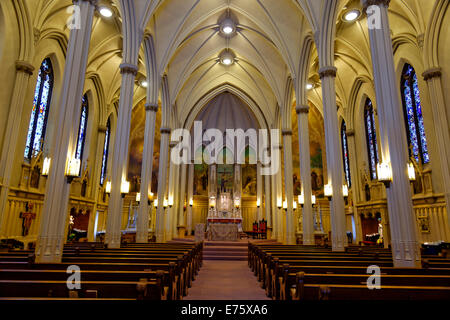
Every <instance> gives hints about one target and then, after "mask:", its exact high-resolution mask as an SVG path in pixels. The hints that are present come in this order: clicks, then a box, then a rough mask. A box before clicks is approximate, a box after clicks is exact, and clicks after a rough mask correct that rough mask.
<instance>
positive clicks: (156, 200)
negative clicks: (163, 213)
mask: <svg viewBox="0 0 450 320" xmlns="http://www.w3.org/2000/svg"><path fill="white" fill-rule="evenodd" d="M153 206H154V207H155V209H158V199H155V201H153Z"/></svg>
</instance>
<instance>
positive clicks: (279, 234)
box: [275, 146, 285, 242]
mask: <svg viewBox="0 0 450 320" xmlns="http://www.w3.org/2000/svg"><path fill="white" fill-rule="evenodd" d="M282 148H283V147H282V146H280V147H279V150H280V152H281V149H282ZM280 159H281V156H280ZM282 175H283V173H282V172H281V163H280V170H278V172H277V174H276V180H277V184H276V188H277V201H276V202H275V205H276V209H277V217H276V219H277V240H278V241H279V242H284V241H285V237H284V232H283V220H284V213H283V208H282V204H283V201H284V199H283V176H282ZM279 204H280V205H281V208H279Z"/></svg>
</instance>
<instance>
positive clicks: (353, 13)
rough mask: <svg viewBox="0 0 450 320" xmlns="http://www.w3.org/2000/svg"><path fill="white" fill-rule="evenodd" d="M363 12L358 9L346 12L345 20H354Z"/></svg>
mask: <svg viewBox="0 0 450 320" xmlns="http://www.w3.org/2000/svg"><path fill="white" fill-rule="evenodd" d="M360 15H361V12H360V11H359V10H358V9H353V10H350V11H347V12H346V13H344V21H347V22H353V21H355V20H356V19H358V18H359V16H360Z"/></svg>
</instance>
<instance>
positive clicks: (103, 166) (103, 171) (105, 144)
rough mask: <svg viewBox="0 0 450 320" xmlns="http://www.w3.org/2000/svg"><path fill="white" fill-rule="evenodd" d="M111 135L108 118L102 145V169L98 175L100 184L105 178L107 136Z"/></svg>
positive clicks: (107, 148)
mask: <svg viewBox="0 0 450 320" xmlns="http://www.w3.org/2000/svg"><path fill="white" fill-rule="evenodd" d="M110 135H111V122H110V119H108V122H107V123H106V132H105V143H104V145H103V158H102V171H101V175H100V185H103V183H104V182H105V178H106V168H107V164H108V152H109V137H110Z"/></svg>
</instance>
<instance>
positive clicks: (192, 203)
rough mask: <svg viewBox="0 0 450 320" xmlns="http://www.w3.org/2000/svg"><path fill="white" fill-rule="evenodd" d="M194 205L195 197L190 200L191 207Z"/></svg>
mask: <svg viewBox="0 0 450 320" xmlns="http://www.w3.org/2000/svg"><path fill="white" fill-rule="evenodd" d="M193 205H194V199H191V200H189V207H191V208H192V206H193Z"/></svg>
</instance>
